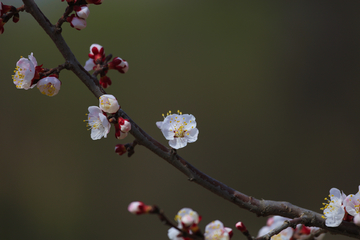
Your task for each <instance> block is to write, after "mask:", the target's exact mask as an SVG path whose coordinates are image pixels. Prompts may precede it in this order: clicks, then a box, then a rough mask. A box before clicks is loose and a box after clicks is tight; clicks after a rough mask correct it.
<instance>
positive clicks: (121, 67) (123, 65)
mask: <svg viewBox="0 0 360 240" xmlns="http://www.w3.org/2000/svg"><path fill="white" fill-rule="evenodd" d="M108 66H109V69H116V70H118V71H119V72H121V73H126V72H127V71H128V70H129V64H128V62H127V61H125V60H123V59H122V58H119V57H116V58H114V59H113V60H112V61H111V62H109V64H108Z"/></svg>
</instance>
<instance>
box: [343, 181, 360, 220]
mask: <svg viewBox="0 0 360 240" xmlns="http://www.w3.org/2000/svg"><path fill="white" fill-rule="evenodd" d="M343 204H344V206H345V209H346V211H347V212H348V213H349V214H350V215H351V216H356V215H357V214H359V213H360V186H359V191H358V192H357V193H356V194H350V195H348V196H347V197H346V198H345V200H344V202H343Z"/></svg>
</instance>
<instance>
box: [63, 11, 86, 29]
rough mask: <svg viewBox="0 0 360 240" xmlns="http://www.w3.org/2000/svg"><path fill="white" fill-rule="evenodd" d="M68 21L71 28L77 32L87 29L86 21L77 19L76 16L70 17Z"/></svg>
mask: <svg viewBox="0 0 360 240" xmlns="http://www.w3.org/2000/svg"><path fill="white" fill-rule="evenodd" d="M66 21H67V22H69V23H70V25H71V27H73V28H75V29H76V30H81V29H84V28H86V20H85V19H82V18H79V17H76V16H75V14H72V15H71V16H70V17H68V18H67V19H66Z"/></svg>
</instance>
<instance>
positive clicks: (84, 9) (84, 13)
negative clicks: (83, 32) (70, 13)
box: [74, 5, 90, 20]
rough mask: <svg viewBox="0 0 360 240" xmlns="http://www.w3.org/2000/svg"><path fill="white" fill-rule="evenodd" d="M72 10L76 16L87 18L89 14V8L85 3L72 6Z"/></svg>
mask: <svg viewBox="0 0 360 240" xmlns="http://www.w3.org/2000/svg"><path fill="white" fill-rule="evenodd" d="M74 10H75V12H76V16H78V17H79V18H82V19H84V20H85V19H87V18H88V17H89V14H90V10H89V8H88V6H87V5H81V6H74Z"/></svg>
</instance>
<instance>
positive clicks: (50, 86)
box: [36, 76, 61, 97]
mask: <svg viewBox="0 0 360 240" xmlns="http://www.w3.org/2000/svg"><path fill="white" fill-rule="evenodd" d="M36 86H37V88H38V89H39V90H40V92H41V93H42V94H45V95H47V96H49V97H52V96H55V95H56V94H58V92H59V90H60V86H61V82H60V80H59V79H57V78H56V77H51V76H50V77H46V78H42V79H40V81H38V83H37V84H36Z"/></svg>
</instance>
